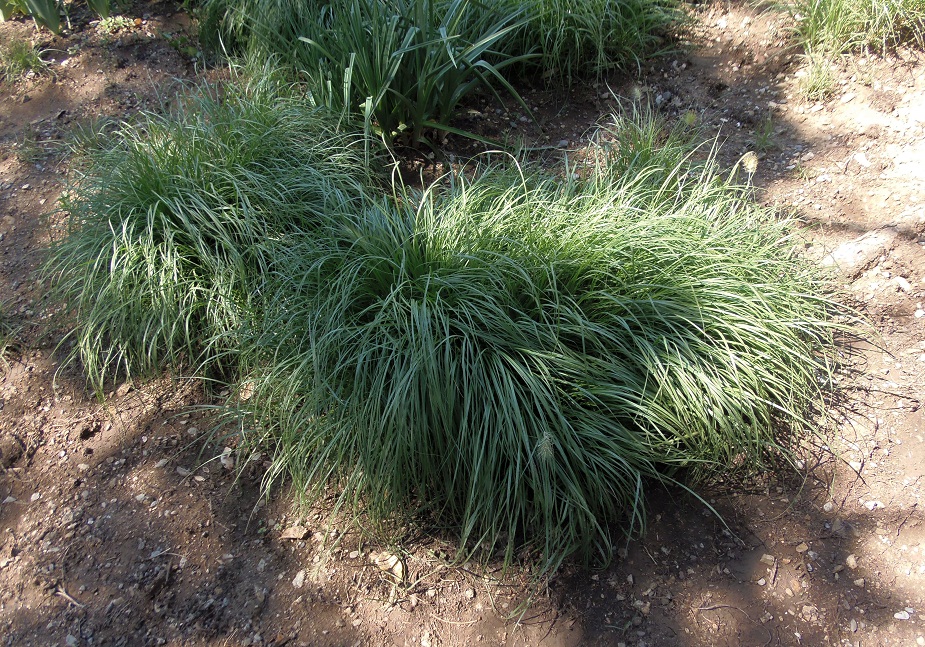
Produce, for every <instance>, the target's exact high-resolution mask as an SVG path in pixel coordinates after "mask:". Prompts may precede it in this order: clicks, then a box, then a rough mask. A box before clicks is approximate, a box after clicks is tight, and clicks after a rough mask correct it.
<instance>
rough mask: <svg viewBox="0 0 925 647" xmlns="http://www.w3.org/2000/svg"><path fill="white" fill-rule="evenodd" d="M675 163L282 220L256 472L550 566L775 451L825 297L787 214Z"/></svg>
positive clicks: (805, 396) (795, 401)
mask: <svg viewBox="0 0 925 647" xmlns="http://www.w3.org/2000/svg"><path fill="white" fill-rule="evenodd" d="M676 155H677V151H676V150H667V151H666V152H665V156H666V157H665V159H660V158H659V155H658V154H657V152H651V154H650V155H646V156H641V157H638V158H636V160H637V161H636V162H634V166H633V167H632V172H631V173H623V172H620V171H619V169H621V168H625V164H623V163H622V162H617V163H615V164H612V165H610V164H607V163H603V164H602V165H601V166H600V167H599V168H598V170H597V171H596V172H594V173H593V174H592V175H591V176H590V177H589V178H587V179H586V180H578V181H572V182H564V183H563V182H561V181H558V180H553V179H550V178H548V177H545V176H543V175H537V174H527V175H524V176H521V175H518V174H517V173H516V172H512V171H511V170H510V169H505V170H497V169H489V170H487V171H484V172H481V173H478V174H477V176H476V178H475V179H474V180H471V181H467V180H465V179H463V178H462V177H457V178H456V179H455V181H454V182H453V183H452V185H451V186H450V187H446V186H442V185H441V186H434V187H431V188H430V189H428V190H427V191H425V192H424V194H423V195H420V196H418V195H413V194H411V193H404V194H400V196H399V199H398V200H397V201H391V200H385V201H378V202H375V203H371V204H370V205H369V206H368V208H367V209H366V210H365V211H363V212H358V213H356V214H355V215H353V217H350V218H346V219H345V218H344V217H343V215H341V216H338V217H337V218H336V219H332V220H330V221H328V223H327V225H326V229H325V230H324V231H323V232H322V235H310V236H299V237H294V238H293V240H292V243H291V244H290V245H287V246H286V247H285V249H282V250H280V254H279V256H277V257H276V259H275V263H274V265H273V267H272V276H273V282H274V283H275V286H276V289H275V292H274V296H273V298H272V299H271V300H270V301H269V305H268V307H267V309H266V319H265V320H264V322H263V323H262V325H260V326H259V327H258V328H257V330H258V331H262V332H259V333H258V334H256V335H255V336H254V337H252V338H251V339H249V340H248V343H247V351H246V355H247V357H248V363H249V365H250V366H251V367H252V369H251V372H250V375H249V376H248V378H247V379H246V380H245V381H244V384H243V387H242V393H243V396H242V398H241V399H242V400H243V402H242V403H241V405H240V406H241V408H242V411H243V415H244V416H245V419H248V420H249V423H248V425H246V426H245V429H251V430H252V431H246V432H244V436H245V440H246V441H250V442H254V443H256V444H259V445H260V446H262V447H266V446H267V445H269V446H270V447H271V451H272V453H273V455H274V462H273V467H272V468H271V470H270V471H269V473H268V475H267V482H268V483H269V482H272V481H274V480H275V479H277V478H278V477H280V476H284V475H288V476H291V477H292V479H293V481H294V485H295V489H296V490H297V491H299V492H305V494H306V497H307V499H308V500H313V499H314V498H315V497H317V496H320V495H321V494H322V493H324V492H326V491H330V490H326V489H325V488H327V487H329V486H332V485H333V486H334V487H333V491H335V492H338V493H340V501H341V503H343V504H346V505H352V506H356V508H357V509H358V510H360V511H362V512H363V513H365V514H368V515H370V517H371V518H372V519H380V520H381V519H392V518H395V517H396V516H397V517H400V518H407V517H411V518H417V519H420V518H422V517H423V518H426V519H430V520H431V521H432V522H433V523H435V524H437V525H438V526H440V527H443V528H446V529H449V530H450V531H451V532H455V533H456V534H457V535H458V537H459V539H460V541H461V545H462V546H470V547H471V546H477V545H481V546H495V547H500V548H502V549H503V550H504V553H505V555H506V558H507V559H508V560H510V559H511V558H512V556H513V555H514V553H515V551H516V549H517V547H519V546H530V547H533V548H536V549H538V550H539V552H540V553H541V560H540V561H541V564H542V567H543V568H544V569H554V568H556V566H557V565H558V564H560V562H561V560H562V559H563V558H564V557H565V556H567V555H569V554H572V553H575V552H580V553H582V554H585V555H593V556H596V557H597V558H599V559H601V560H605V561H606V560H607V559H608V558H609V557H610V555H611V539H612V535H611V531H610V528H611V525H610V524H611V523H612V522H617V521H622V522H623V524H624V528H625V529H626V531H627V532H633V531H638V530H640V529H641V528H642V527H643V524H644V519H645V507H644V504H645V498H646V493H647V492H648V491H649V488H650V486H651V485H652V484H653V482H657V481H664V480H666V479H667V480H674V479H685V480H687V479H693V480H692V481H689V482H693V483H696V482H697V479H698V478H706V477H709V475H711V474H715V473H716V472H717V471H722V470H724V469H727V468H728V467H729V466H731V465H733V464H746V465H749V466H752V467H757V466H759V465H762V464H766V461H767V460H768V458H769V457H770V456H772V455H774V454H776V453H778V452H779V451H781V450H784V451H786V449H787V448H788V447H790V446H791V445H792V442H793V438H794V436H793V435H792V434H797V433H798V432H799V431H800V430H802V429H804V428H805V426H806V425H807V424H808V421H809V417H810V416H811V415H813V414H814V413H815V412H816V407H817V406H818V405H819V404H820V402H821V399H822V396H823V393H824V390H825V389H826V388H827V386H828V381H829V377H830V376H831V371H832V367H833V362H834V357H835V355H834V354H835V345H834V342H833V336H834V334H835V332H836V330H837V329H838V324H836V323H833V318H832V317H833V312H834V311H835V310H837V306H836V305H835V304H834V303H833V302H832V301H830V300H829V299H827V297H826V294H827V293H828V289H829V288H828V286H827V285H826V284H825V283H824V282H823V281H820V280H819V279H818V277H817V276H816V274H815V272H814V270H813V269H812V267H811V266H810V265H809V264H808V263H807V262H804V260H803V259H801V258H800V257H799V256H798V254H797V253H796V252H795V251H794V248H795V245H794V244H793V241H792V240H791V239H790V238H789V232H788V229H787V227H786V225H785V224H783V223H781V222H778V221H777V220H776V219H775V218H774V217H773V216H772V214H770V213H768V212H767V211H766V210H763V209H761V208H759V207H757V206H755V205H754V204H752V203H751V202H750V201H749V199H748V195H749V194H748V192H747V191H745V190H743V189H740V188H737V187H735V186H731V185H729V184H727V183H726V182H724V181H721V180H720V179H719V178H718V177H717V176H716V175H715V174H714V171H713V169H712V167H711V166H710V165H706V166H704V167H701V169H700V170H699V171H695V172H690V167H689V166H688V165H686V164H684V163H683V162H682V163H681V164H679V165H677V166H668V167H666V166H665V165H664V164H663V163H662V162H664V161H666V160H674V159H675V158H676ZM601 156H602V158H604V160H605V162H606V158H607V152H606V151H603V152H602V153H601ZM640 160H645V162H644V163H643V162H641V161H640Z"/></svg>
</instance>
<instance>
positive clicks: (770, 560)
mask: <svg viewBox="0 0 925 647" xmlns="http://www.w3.org/2000/svg"><path fill="white" fill-rule="evenodd" d="M761 563H762V564H767V565H768V566H774V555H768V554H767V553H765V554H764V555H762V556H761Z"/></svg>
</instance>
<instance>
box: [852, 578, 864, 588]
mask: <svg viewBox="0 0 925 647" xmlns="http://www.w3.org/2000/svg"><path fill="white" fill-rule="evenodd" d="M854 585H855V586H856V587H858V588H859V589H863V588H864V578H863V577H861V578H858V579H856V580H855V581H854Z"/></svg>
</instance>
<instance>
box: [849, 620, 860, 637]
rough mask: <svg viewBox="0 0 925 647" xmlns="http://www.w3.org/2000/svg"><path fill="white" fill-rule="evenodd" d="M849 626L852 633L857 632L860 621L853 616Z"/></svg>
mask: <svg viewBox="0 0 925 647" xmlns="http://www.w3.org/2000/svg"><path fill="white" fill-rule="evenodd" d="M848 628H849V629H851V633H857V631H858V621H857V620H855V619H854V618H851V622H850V623H849V624H848Z"/></svg>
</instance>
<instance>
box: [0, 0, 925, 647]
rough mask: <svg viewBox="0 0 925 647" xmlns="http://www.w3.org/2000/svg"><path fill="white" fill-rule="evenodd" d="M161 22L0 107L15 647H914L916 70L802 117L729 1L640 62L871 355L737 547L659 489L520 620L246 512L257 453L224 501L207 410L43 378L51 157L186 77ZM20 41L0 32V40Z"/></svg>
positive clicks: (584, 118)
mask: <svg viewBox="0 0 925 647" xmlns="http://www.w3.org/2000/svg"><path fill="white" fill-rule="evenodd" d="M173 11H174V10H173V9H170V8H169V7H168V6H167V5H164V4H159V3H150V4H144V5H140V4H139V5H137V6H136V7H135V8H134V9H133V13H129V14H127V15H129V16H130V17H132V18H135V17H138V18H139V19H140V20H139V21H135V22H133V23H132V25H131V26H130V27H124V28H122V29H121V30H119V31H117V32H115V33H111V34H110V33H101V32H100V31H99V30H97V29H95V28H94V27H92V26H83V27H80V28H77V29H75V34H73V35H71V36H67V37H59V38H55V39H54V40H53V41H51V42H46V43H45V45H46V46H48V47H49V48H51V52H50V58H53V59H54V60H53V63H52V70H53V71H54V73H53V74H52V75H47V76H44V77H40V78H34V79H27V80H25V81H24V82H23V83H21V84H19V85H17V86H16V87H12V88H11V87H8V86H7V87H3V88H2V89H0V298H2V299H3V300H4V301H5V302H6V304H7V307H6V314H7V318H8V319H10V321H11V322H12V323H13V324H14V325H16V326H19V327H20V328H21V332H20V339H21V340H22V347H23V348H22V350H21V352H14V354H13V356H12V359H11V361H10V365H9V367H8V368H7V369H6V370H5V371H4V373H3V375H2V378H0V461H2V469H3V474H2V477H0V501H2V503H0V636H3V637H5V642H6V644H7V645H68V646H71V645H164V644H167V645H249V644H250V645H254V644H264V645H329V646H341V645H383V646H386V645H421V646H423V647H428V646H437V645H469V644H486V645H519V644H523V645H539V644H542V645H548V646H566V645H637V646H639V647H642V646H643V645H648V646H650V647H658V646H675V645H677V646H685V647H700V646H706V645H723V646H726V645H728V646H734V645H755V646H768V645H925V624H923V622H925V621H923V618H922V614H923V613H925V525H923V523H922V521H923V510H922V509H921V508H920V507H919V506H920V505H921V497H922V488H923V480H922V479H923V476H925V413H923V409H922V398H923V394H925V388H923V386H922V384H923V383H925V316H923V315H925V312H923V302H925V132H923V129H925V64H923V63H922V62H920V61H919V60H918V59H917V56H921V55H920V54H918V55H916V54H913V53H909V52H899V53H898V54H897V55H895V56H891V57H889V58H887V59H882V58H880V57H875V56H869V55H866V56H857V57H854V59H852V60H850V61H846V62H845V65H844V68H843V69H841V70H839V75H838V81H837V85H836V86H835V88H836V89H835V93H834V94H833V96H832V97H831V98H830V99H828V100H826V101H824V102H821V103H813V102H806V101H804V100H802V99H801V98H800V93H799V91H798V84H799V82H800V78H799V77H800V74H801V68H800V66H799V61H798V60H797V59H796V58H795V57H794V56H793V53H792V52H790V51H788V50H787V49H786V48H785V47H784V46H785V38H786V33H785V31H784V30H785V27H786V25H785V19H784V16H782V15H780V14H772V13H768V14H758V13H756V12H755V11H753V10H749V9H743V8H741V7H738V6H736V5H733V4H730V3H722V4H716V5H712V6H706V7H702V8H701V9H700V13H699V16H700V19H701V27H700V28H699V30H698V33H697V34H696V35H695V37H694V38H693V48H692V49H691V51H690V52H689V53H688V54H685V55H683V56H682V55H679V56H678V57H677V59H676V60H667V61H664V62H661V63H659V64H658V65H657V66H656V67H654V68H651V69H646V70H644V72H645V81H644V84H643V85H642V86H641V87H642V89H643V92H645V93H647V94H648V95H649V97H650V99H651V101H652V102H653V104H655V105H657V106H659V108H660V109H661V110H662V111H664V112H665V113H666V114H669V115H671V116H680V115H683V114H685V113H687V112H688V111H693V112H694V113H695V114H697V115H698V118H699V120H700V123H701V125H702V127H703V128H704V129H705V130H706V131H707V132H708V133H710V134H717V135H718V136H719V138H720V140H721V141H723V144H724V145H723V149H722V152H721V155H722V159H723V160H724V161H725V162H726V163H727V164H730V165H731V164H732V163H733V162H734V161H735V160H736V159H738V157H739V156H741V155H742V154H744V153H745V152H746V151H749V150H758V151H759V152H760V153H761V161H760V164H759V169H758V171H757V173H756V175H755V177H754V183H755V184H756V195H757V196H758V198H759V199H760V200H762V201H766V202H768V203H769V204H775V205H779V206H781V207H784V208H786V209H792V210H793V212H794V213H795V214H796V215H798V217H799V218H800V219H801V220H802V221H803V222H804V223H805V225H806V226H805V228H804V233H805V235H806V236H807V243H806V250H807V253H808V254H811V255H813V256H814V257H815V258H817V259H819V261H820V262H822V263H826V264H828V265H831V267H832V271H833V272H837V274H838V276H839V278H840V280H841V281H842V283H843V284H844V286H845V289H846V292H847V293H848V294H850V295H851V297H852V298H854V299H855V300H856V301H857V302H858V303H859V304H861V305H862V307H863V309H864V311H865V312H866V314H867V315H868V316H869V317H870V319H871V320H872V321H873V322H874V324H875V326H876V327H877V329H878V330H879V332H880V335H881V337H880V339H879V340H878V344H879V347H878V346H873V345H871V346H870V347H868V348H866V349H865V350H864V359H865V361H866V366H865V370H864V374H863V376H862V377H861V378H860V379H859V380H858V381H857V383H856V384H854V386H853V393H854V394H855V395H856V401H855V402H853V403H851V405H850V406H849V407H848V408H846V409H845V411H844V412H843V413H844V417H843V419H842V420H841V421H840V423H839V425H838V429H837V434H836V438H837V439H836V440H835V441H833V442H832V445H831V447H830V448H827V450H826V449H825V448H817V451H816V452H815V453H812V452H808V456H810V455H817V456H819V461H818V463H817V464H816V463H811V464H807V465H805V466H804V472H805V478H800V477H799V475H787V476H780V475H778V476H775V475H768V476H767V477H766V478H765V479H764V480H758V481H752V482H749V483H748V484H745V485H743V484H730V485H732V488H730V489H731V491H732V494H730V493H729V490H728V489H727V491H726V492H725V493H723V494H716V495H714V496H713V498H711V500H710V502H711V503H712V504H713V505H714V506H715V507H716V508H717V509H718V510H719V511H720V512H721V513H722V515H723V517H724V519H725V520H726V521H727V522H728V524H729V527H728V528H726V527H724V526H723V525H722V524H721V523H720V522H719V521H718V520H717V518H716V517H715V516H714V515H713V514H712V513H710V512H709V511H708V510H707V509H706V508H705V506H703V505H702V504H697V503H695V502H693V501H692V500H691V499H689V498H686V497H683V496H681V495H679V494H673V495H672V494H665V495H664V500H653V501H652V502H651V504H652V516H651V523H650V529H649V533H648V535H647V537H646V538H645V540H644V541H641V542H634V543H631V544H630V545H629V546H628V549H627V550H626V551H625V552H621V554H620V555H619V558H618V559H617V560H615V563H614V564H613V565H612V566H611V567H610V568H608V569H605V570H602V571H588V570H586V569H582V568H579V567H573V566H569V567H566V568H564V569H563V571H562V572H561V573H560V574H559V575H558V576H557V577H556V578H555V580H554V581H552V582H551V583H550V584H549V586H548V587H547V588H545V589H544V590H543V591H541V593H540V595H539V596H538V598H537V599H536V600H535V601H534V605H533V606H532V607H531V608H530V609H529V611H528V612H527V613H526V614H525V615H523V616H519V615H518V616H517V617H515V618H513V619H512V618H510V617H509V616H511V615H512V614H514V612H515V610H516V609H517V607H518V604H519V603H521V602H522V601H523V599H524V595H525V594H526V591H527V588H526V586H525V582H523V581H515V580H513V579H512V578H507V579H503V580H500V581H499V580H497V579H496V578H495V574H493V573H492V572H490V570H489V571H488V572H486V571H485V570H484V569H483V568H482V567H480V566H476V565H472V566H471V568H466V567H462V568H459V567H448V566H446V565H445V562H444V558H445V557H446V556H447V555H449V554H451V552H452V547H451V546H449V545H442V544H440V542H439V541H437V540H435V539H433V538H426V537H415V536H409V537H408V538H407V541H406V542H404V544H403V546H402V549H401V550H396V549H394V548H390V547H387V546H376V545H370V544H368V543H363V542H362V541H361V540H360V539H359V538H358V537H356V536H355V535H354V534H352V533H350V532H347V534H345V535H341V534H340V532H341V531H342V530H346V529H341V528H333V529H332V528H326V527H324V526H323V525H322V523H321V517H320V516H311V515H309V516H308V517H306V518H298V517H296V516H295V515H294V514H293V513H292V511H291V508H290V506H289V499H288V498H287V497H288V493H286V492H284V491H281V492H280V493H279V494H278V497H277V498H275V499H273V500H270V501H266V502H264V501H261V500H259V498H258V496H257V490H258V485H259V479H260V476H261V470H262V468H263V458H262V457H251V459H252V460H251V463H250V465H249V468H248V469H247V470H246V471H245V473H244V476H243V478H242V479H241V480H240V481H238V482H237V483H235V482H234V479H233V476H232V473H231V471H230V470H228V469H227V468H226V467H225V466H224V465H223V463H222V462H221V461H220V460H209V459H214V458H215V457H217V456H218V455H220V454H221V452H222V450H223V448H222V447H221V446H220V445H206V446H205V448H203V449H202V451H201V452H200V451H199V450H200V448H202V439H203V438H204V437H205V434H206V433H207V431H208V430H209V428H210V425H211V424H212V423H211V421H210V419H209V417H208V416H207V415H206V412H203V411H198V412H197V411H193V412H190V410H189V409H188V406H189V405H190V404H197V403H201V402H203V396H202V394H201V393H199V392H198V391H197V388H196V387H195V386H192V385H188V384H184V383H180V384H171V383H169V382H167V381H166V380H165V381H161V382H156V383H152V384H146V385H144V386H138V387H134V386H132V385H129V384H124V385H121V386H119V387H118V388H116V389H114V391H113V392H112V393H111V394H109V397H107V398H106V400H105V402H103V403H100V402H98V401H96V400H94V399H92V398H90V397H88V395H87V394H86V392H85V388H84V383H83V380H82V378H81V377H80V376H79V375H77V374H75V373H74V372H72V371H67V370H65V371H63V372H60V373H58V374H57V379H54V377H55V374H56V371H57V365H56V363H55V360H54V358H53V353H52V348H53V344H54V343H55V341H56V340H55V339H53V337H54V336H53V335H50V336H43V333H42V331H43V330H44V323H45V318H46V317H47V312H46V309H45V307H44V304H43V301H42V295H43V290H42V287H41V286H40V285H37V284H36V277H35V274H34V270H35V268H36V267H37V265H38V264H39V263H40V262H41V258H42V251H41V250H42V247H43V246H44V244H45V243H46V242H47V240H48V239H49V236H50V235H51V234H52V231H53V229H54V228H55V227H56V226H59V224H58V222H57V221H56V219H55V218H52V219H50V220H48V219H45V218H43V217H42V215H41V214H43V213H44V212H46V211H48V210H49V209H50V208H51V206H52V205H53V204H54V201H55V200H56V198H57V197H58V195H59V194H60V191H61V188H62V180H63V177H64V174H65V172H66V160H64V159H63V158H62V157H61V156H60V155H57V154H55V153H54V152H53V151H52V150H51V149H50V148H49V146H48V145H47V144H45V143H43V142H46V141H50V140H56V139H60V138H61V137H63V136H65V134H66V133H67V132H68V131H69V130H70V129H71V128H73V126H74V124H75V123H78V122H82V121H85V120H86V119H88V118H90V117H93V116H99V115H111V116H116V117H121V116H124V115H127V114H131V113H132V112H134V111H136V110H137V109H139V108H140V107H144V106H153V105H156V101H157V97H158V96H159V94H158V93H160V96H163V95H164V93H166V92H168V91H169V87H170V84H171V79H173V78H176V77H180V78H189V77H191V76H193V75H194V73H195V65H194V63H193V62H192V61H191V60H190V59H189V58H187V57H188V56H189V55H190V54H191V52H189V51H186V50H185V49H184V47H185V45H186V43H187V42H188V41H187V40H184V39H185V38H186V35H187V34H188V31H187V30H188V26H189V23H188V21H187V20H186V18H185V16H183V15H182V14H180V13H174V12H173ZM31 33H32V31H31V27H30V26H29V25H28V24H26V23H16V22H13V23H4V24H0V38H7V37H9V36H11V35H29V34H31ZM631 85H632V84H631V83H629V82H623V81H614V83H613V84H612V85H611V87H612V89H614V90H616V92H617V94H618V95H619V94H622V95H623V96H629V95H630V94H631V92H632V90H631ZM593 90H594V91H593V92H591V91H590V90H588V89H586V90H585V91H584V94H579V95H576V96H573V97H571V98H570V99H569V101H568V103H566V104H563V105H555V104H554V102H555V101H556V100H557V99H556V98H555V97H549V96H548V95H544V94H543V93H537V94H536V96H534V97H532V99H531V100H533V101H540V100H543V101H547V102H550V104H551V105H550V106H547V107H549V108H550V114H555V115H556V116H557V117H556V119H555V120H550V121H549V123H548V124H547V130H546V131H545V132H544V133H542V136H544V137H545V138H547V140H551V141H553V142H558V141H560V140H567V144H566V145H567V146H569V147H571V148H575V149H577V148H580V143H581V140H582V137H584V136H586V134H587V132H588V131H589V127H590V126H591V125H592V124H593V123H594V122H596V121H598V120H600V119H602V117H603V115H606V114H607V111H608V110H610V109H611V108H612V106H613V103H614V102H615V100H614V98H613V97H612V96H611V95H610V94H609V92H607V91H606V88H600V87H599V88H594V89H593ZM558 100H560V101H561V99H558ZM552 108H554V110H553V109H552ZM514 121H515V125H516V126H517V127H521V126H520V122H519V121H517V120H516V119H515V120H514ZM846 379H847V378H846ZM190 446H192V447H193V449H188V448H189V447H190ZM205 461H208V462H205ZM708 496H709V493H708ZM332 547H333V549H332ZM518 619H519V621H518ZM3 640H4V638H0V642H2V641H3Z"/></svg>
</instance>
